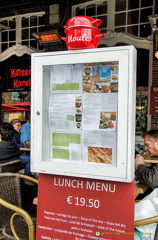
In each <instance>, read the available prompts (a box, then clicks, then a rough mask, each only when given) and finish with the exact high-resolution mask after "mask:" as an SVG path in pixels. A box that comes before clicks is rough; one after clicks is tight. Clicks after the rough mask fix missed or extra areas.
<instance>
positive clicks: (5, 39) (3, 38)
mask: <svg viewBox="0 0 158 240" xmlns="http://www.w3.org/2000/svg"><path fill="white" fill-rule="evenodd" d="M6 41H8V32H2V42H6Z"/></svg>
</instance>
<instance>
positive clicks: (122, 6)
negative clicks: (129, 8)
mask: <svg viewBox="0 0 158 240" xmlns="http://www.w3.org/2000/svg"><path fill="white" fill-rule="evenodd" d="M115 7H116V12H119V11H125V10H126V0H123V1H116V6H115Z"/></svg>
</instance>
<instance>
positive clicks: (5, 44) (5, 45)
mask: <svg viewBox="0 0 158 240" xmlns="http://www.w3.org/2000/svg"><path fill="white" fill-rule="evenodd" d="M1 46H2V52H3V51H5V50H6V49H7V48H8V44H7V43H3V44H2V45H1Z"/></svg>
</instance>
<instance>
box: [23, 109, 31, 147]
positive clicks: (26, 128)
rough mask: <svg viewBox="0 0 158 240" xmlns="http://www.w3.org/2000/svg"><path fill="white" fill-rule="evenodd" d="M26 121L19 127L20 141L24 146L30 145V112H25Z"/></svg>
mask: <svg viewBox="0 0 158 240" xmlns="http://www.w3.org/2000/svg"><path fill="white" fill-rule="evenodd" d="M26 120H27V122H26V123H24V124H23V125H22V127H21V130H20V132H21V136H20V142H21V143H23V144H24V145H25V147H30V145H31V125H30V112H27V113H26Z"/></svg>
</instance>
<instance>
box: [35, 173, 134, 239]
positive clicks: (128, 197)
mask: <svg viewBox="0 0 158 240" xmlns="http://www.w3.org/2000/svg"><path fill="white" fill-rule="evenodd" d="M38 191H39V193H38V214H37V231H36V239H38V240H40V239H48V240H88V239H93V240H133V239H134V182H131V183H123V182H114V181H112V182H110V181H103V180H93V179H88V178H87V179H85V178H76V177H75V178H74V177H69V176H67V177H66V176H58V175H49V174H39V188H38ZM61 193H62V194H61ZM125 206H127V207H125Z"/></svg>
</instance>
